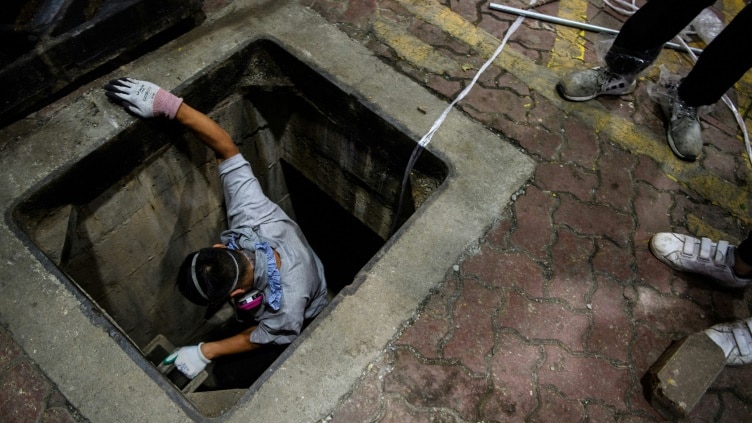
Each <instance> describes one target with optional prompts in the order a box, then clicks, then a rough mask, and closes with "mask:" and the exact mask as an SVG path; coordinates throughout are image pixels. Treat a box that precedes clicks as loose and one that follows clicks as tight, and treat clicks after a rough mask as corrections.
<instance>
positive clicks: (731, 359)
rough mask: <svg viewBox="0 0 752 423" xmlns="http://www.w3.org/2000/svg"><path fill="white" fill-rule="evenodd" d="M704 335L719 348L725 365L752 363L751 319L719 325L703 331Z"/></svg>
mask: <svg viewBox="0 0 752 423" xmlns="http://www.w3.org/2000/svg"><path fill="white" fill-rule="evenodd" d="M705 334H706V335H708V337H709V338H710V339H712V340H713V342H715V343H716V344H718V346H719V347H721V349H722V350H723V353H724V354H725V355H726V365H728V366H742V365H744V364H750V363H752V319H746V320H740V321H736V322H732V323H721V324H719V325H715V326H712V327H710V328H708V329H705Z"/></svg>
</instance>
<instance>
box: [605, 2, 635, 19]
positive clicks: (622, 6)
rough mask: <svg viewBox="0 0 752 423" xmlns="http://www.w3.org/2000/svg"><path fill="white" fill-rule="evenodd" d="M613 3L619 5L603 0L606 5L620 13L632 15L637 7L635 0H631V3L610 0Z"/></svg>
mask: <svg viewBox="0 0 752 423" xmlns="http://www.w3.org/2000/svg"><path fill="white" fill-rule="evenodd" d="M612 1H613V2H614V3H616V4H618V5H619V6H616V5H614V4H613V3H611V1H609V0H603V3H605V4H606V5H607V6H608V7H610V8H611V9H614V10H615V11H617V12H619V13H621V14H622V15H628V16H629V15H634V13H635V12H636V11H637V10H638V9H639V6H637V5H636V4H635V1H636V0H632V2H631V3H628V2H626V1H624V0H612Z"/></svg>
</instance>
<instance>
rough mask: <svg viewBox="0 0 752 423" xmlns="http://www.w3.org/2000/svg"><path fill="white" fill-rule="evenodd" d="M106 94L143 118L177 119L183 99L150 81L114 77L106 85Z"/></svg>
mask: <svg viewBox="0 0 752 423" xmlns="http://www.w3.org/2000/svg"><path fill="white" fill-rule="evenodd" d="M104 89H105V95H107V97H108V98H109V99H110V100H112V101H114V102H115V103H117V104H119V105H121V106H123V108H125V110H127V111H129V112H131V113H133V114H135V115H137V116H141V117H143V118H150V117H154V116H165V117H167V118H169V119H175V114H176V113H177V112H178V108H179V107H180V105H181V104H182V103H183V99H182V98H180V97H176V96H174V95H173V94H171V93H169V92H167V91H165V90H163V89H162V88H159V86H157V85H155V84H152V83H151V82H148V81H139V80H138V79H133V78H120V79H113V80H112V81H110V82H109V83H108V84H107V85H105V86H104Z"/></svg>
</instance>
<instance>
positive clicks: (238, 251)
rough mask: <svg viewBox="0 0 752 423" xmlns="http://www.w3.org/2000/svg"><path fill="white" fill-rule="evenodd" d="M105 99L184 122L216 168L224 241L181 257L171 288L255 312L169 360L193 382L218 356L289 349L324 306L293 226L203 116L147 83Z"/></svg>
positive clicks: (129, 85) (127, 83)
mask: <svg viewBox="0 0 752 423" xmlns="http://www.w3.org/2000/svg"><path fill="white" fill-rule="evenodd" d="M105 92H106V95H107V97H108V98H109V99H111V100H112V101H113V102H115V103H117V104H119V105H121V106H122V107H123V108H125V110H126V111H128V112H130V113H132V114H134V115H136V116H139V117H142V118H152V117H167V118H168V119H174V120H176V121H177V122H179V123H181V124H182V125H184V126H185V127H186V128H188V129H190V130H191V131H192V132H193V133H195V134H196V135H197V137H198V138H199V139H200V140H201V141H202V142H203V143H204V144H205V145H206V146H207V147H209V148H210V149H211V150H212V151H213V152H214V154H215V156H216V158H217V160H218V162H219V165H218V170H219V176H220V179H221V182H222V186H223V189H224V197H225V202H226V207H227V222H228V226H229V229H228V230H226V231H224V232H223V233H222V234H221V236H220V239H221V241H222V243H221V244H215V245H214V246H212V247H209V248H204V249H201V250H199V251H196V252H194V253H191V254H189V255H188V256H187V257H186V258H185V260H184V261H183V264H182V265H181V267H180V269H179V271H178V277H177V281H176V284H177V287H178V289H179V291H180V292H181V293H182V294H183V295H184V296H185V297H186V298H187V299H188V300H190V301H191V302H193V303H196V304H198V305H217V304H221V303H222V302H224V301H227V300H228V299H235V300H237V299H240V298H244V297H245V298H249V301H253V303H251V304H249V305H251V306H253V307H254V308H253V309H252V310H251V311H250V312H251V313H253V320H254V323H253V324H252V325H249V327H248V328H247V329H245V330H243V331H242V332H241V333H238V334H237V335H234V336H231V337H229V338H225V339H221V340H218V341H214V342H202V343H199V344H198V345H193V346H185V347H182V348H180V349H178V350H177V351H176V352H175V353H174V354H172V355H171V356H169V357H168V358H167V359H166V360H167V361H174V363H175V365H176V367H177V368H178V369H179V370H180V371H181V372H182V373H183V374H185V375H186V376H187V377H188V378H191V379H193V378H194V377H196V376H197V375H198V374H199V373H200V372H201V371H202V370H204V368H205V367H206V366H207V365H208V364H209V363H211V361H212V360H214V359H217V358H219V357H224V356H229V355H233V354H240V353H245V352H250V351H256V350H259V349H263V348H265V347H267V348H272V349H274V346H282V345H286V344H289V343H291V342H292V341H293V340H294V339H295V338H296V337H297V336H298V335H300V333H301V331H302V328H303V326H304V324H305V323H306V322H308V321H310V320H311V319H313V318H314V317H315V316H316V315H318V314H319V313H320V312H321V311H322V309H323V308H324V307H325V306H326V305H327V286H326V279H325V277H324V268H323V265H322V264H321V261H320V260H319V258H318V256H317V255H316V253H315V252H314V251H313V250H312V249H311V247H310V245H309V244H308V241H307V240H306V238H305V236H304V235H303V233H302V232H301V230H300V228H299V227H298V225H297V224H296V223H295V222H294V221H293V220H292V219H290V218H289V217H288V216H287V215H286V214H285V213H284V211H282V209H281V208H280V207H279V206H278V205H277V204H275V203H274V202H272V201H271V200H270V199H269V198H267V197H266V195H264V193H263V191H262V190H261V186H260V184H259V182H258V180H257V179H256V177H255V176H254V174H253V171H252V169H251V165H250V164H249V163H248V161H246V160H245V158H243V156H242V155H241V154H240V151H239V150H238V147H237V146H236V145H235V143H234V142H233V140H232V139H231V138H230V136H229V134H228V133H227V132H225V130H224V129H222V128H221V127H220V126H219V125H218V124H217V123H216V122H215V121H213V120H212V119H211V118H209V117H208V116H207V115H205V114H204V113H201V112H199V111H197V110H195V109H193V108H192V107H190V106H189V105H187V104H185V103H184V102H183V100H182V99H181V98H178V97H176V96H174V95H173V94H171V93H169V92H167V91H165V90H163V89H161V88H160V87H159V86H157V85H155V84H153V83H151V82H147V81H139V80H136V79H131V78H121V79H117V80H113V81H111V82H110V83H108V84H107V85H106V86H105ZM248 294H252V295H251V296H249V295H248ZM258 294H261V295H258ZM251 297H252V300H251ZM236 306H238V307H242V306H239V305H238V304H237V303H236Z"/></svg>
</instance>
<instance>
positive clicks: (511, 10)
mask: <svg viewBox="0 0 752 423" xmlns="http://www.w3.org/2000/svg"><path fill="white" fill-rule="evenodd" d="M488 7H489V8H490V9H493V10H498V11H500V12H506V13H511V14H514V15H520V16H525V17H528V18H533V19H538V20H541V21H544V22H551V23H555V24H561V25H566V26H570V27H573V28H578V29H584V30H586V31H592V32H599V33H603V34H611V35H616V34H618V33H619V31H617V30H615V29H611V28H604V27H602V26H597V25H591V24H588V23H584V22H577V21H573V20H569V19H564V18H560V17H558V16H550V15H546V14H543V13H538V12H533V11H530V10H524V9H518V8H515V7H509V6H504V5H502V4H498V3H490V4H489V5H488ZM665 45H666V47H668V48H672V49H674V50H679V51H686V49H685V48H684V47H683V46H680V45H679V44H675V43H666V44H665ZM690 49H691V50H692V51H693V52H694V53H695V54H700V53H702V50H701V49H699V48H694V47H690Z"/></svg>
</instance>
